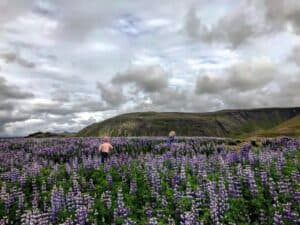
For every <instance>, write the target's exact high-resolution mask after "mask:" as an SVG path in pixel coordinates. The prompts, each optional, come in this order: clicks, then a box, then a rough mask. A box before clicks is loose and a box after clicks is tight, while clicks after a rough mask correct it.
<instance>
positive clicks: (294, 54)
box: [288, 45, 300, 66]
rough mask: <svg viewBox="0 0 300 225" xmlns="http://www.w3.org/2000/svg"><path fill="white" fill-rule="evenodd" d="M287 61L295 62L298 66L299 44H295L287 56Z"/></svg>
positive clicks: (299, 59) (299, 64)
mask: <svg viewBox="0 0 300 225" xmlns="http://www.w3.org/2000/svg"><path fill="white" fill-rule="evenodd" d="M288 60H289V61H292V62H295V63H296V64H297V65H298V66H300V45H298V46H296V47H295V48H294V49H293V51H292V53H291V55H290V56H289V58H288Z"/></svg>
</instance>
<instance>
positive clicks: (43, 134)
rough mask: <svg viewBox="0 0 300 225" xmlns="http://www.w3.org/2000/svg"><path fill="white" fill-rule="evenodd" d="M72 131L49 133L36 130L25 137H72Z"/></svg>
mask: <svg viewBox="0 0 300 225" xmlns="http://www.w3.org/2000/svg"><path fill="white" fill-rule="evenodd" d="M74 135H75V134H74V133H67V132H65V133H51V132H36V133H33V134H30V135H28V136H27V137H26V138H50V137H53V138H55V137H72V136H74Z"/></svg>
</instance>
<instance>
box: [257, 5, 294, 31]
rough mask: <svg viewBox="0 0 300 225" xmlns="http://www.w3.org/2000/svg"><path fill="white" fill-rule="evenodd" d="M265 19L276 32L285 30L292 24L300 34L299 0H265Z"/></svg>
mask: <svg viewBox="0 0 300 225" xmlns="http://www.w3.org/2000/svg"><path fill="white" fill-rule="evenodd" d="M262 2H263V3H264V7H265V19H266V21H267V23H269V24H270V25H271V26H272V28H273V29H274V30H282V29H285V27H286V25H287V24H288V23H290V24H291V25H292V26H293V28H294V30H295V32H296V33H299V32H300V2H299V1H297V0H285V1H282V0H264V1H262Z"/></svg>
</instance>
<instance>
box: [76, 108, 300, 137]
mask: <svg viewBox="0 0 300 225" xmlns="http://www.w3.org/2000/svg"><path fill="white" fill-rule="evenodd" d="M299 115H300V107H294V108H263V109H247V110H222V111H217V112H209V113H179V112H137V113H129V114H123V115H119V116H116V117H113V118H110V119H107V120H105V121H102V122H99V123H94V124H92V125H90V126H88V127H86V128H84V129H82V130H81V131H79V132H78V133H77V136H82V137H88V136H103V135H110V136H166V135H167V134H168V133H169V131H170V130H175V131H176V132H177V135H180V136H217V137H239V136H244V135H247V134H253V133H256V132H258V131H262V130H272V129H275V128H276V129H279V128H277V127H278V126H279V125H280V124H282V123H284V122H286V123H291V124H293V123H294V122H295V123H296V122H299V121H298V120H297V119H295V121H293V120H291V121H290V122H288V121H289V120H290V119H292V118H294V117H296V116H299ZM298 131H299V130H298V128H297V126H296V127H295V129H292V130H291V133H287V134H289V135H292V136H293V135H294V132H295V133H297V132H298ZM261 135H263V134H261Z"/></svg>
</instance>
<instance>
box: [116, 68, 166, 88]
mask: <svg viewBox="0 0 300 225" xmlns="http://www.w3.org/2000/svg"><path fill="white" fill-rule="evenodd" d="M169 76H170V75H169V74H168V73H167V72H166V71H164V70H163V69H162V68H161V67H158V66H149V67H140V68H134V69H130V70H128V71H126V72H124V73H119V74H117V75H116V76H115V77H114V78H113V79H112V83H116V84H128V83H133V84H135V85H136V86H137V87H138V88H139V89H141V90H142V91H144V92H148V93H151V92H158V91H161V90H163V89H165V88H166V87H167V86H168V79H169Z"/></svg>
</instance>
